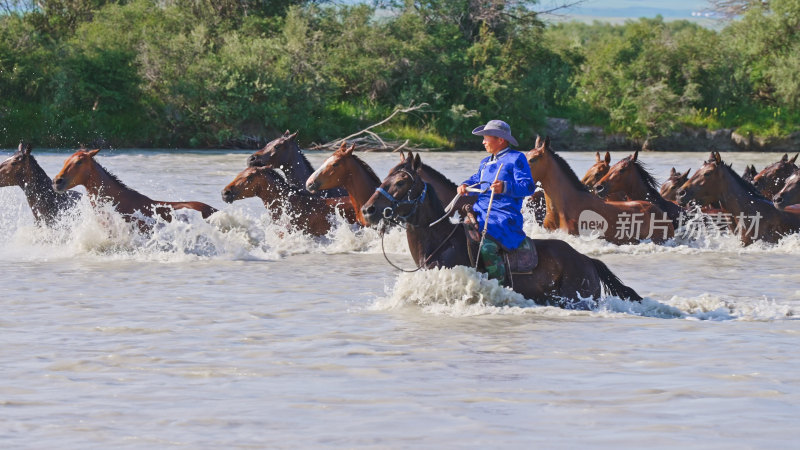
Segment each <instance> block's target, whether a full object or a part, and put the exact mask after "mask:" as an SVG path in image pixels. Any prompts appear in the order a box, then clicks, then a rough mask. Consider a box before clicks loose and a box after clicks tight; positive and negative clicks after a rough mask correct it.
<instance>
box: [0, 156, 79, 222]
mask: <svg viewBox="0 0 800 450" xmlns="http://www.w3.org/2000/svg"><path fill="white" fill-rule="evenodd" d="M31 150H32V147H31V144H27V145H25V146H23V143H22V142H20V143H19V148H18V149H17V151H16V152H15V153H14V154H13V155H11V157H10V158H8V159H6V160H5V161H3V162H2V163H0V186H19V187H20V188H22V192H23V193H25V199H26V200H28V206H30V208H31V212H32V213H33V219H34V221H35V222H36V223H37V224H44V225H48V226H52V225H53V224H55V222H56V221H57V219H58V217H59V216H60V215H61V214H62V213H64V212H65V211H67V210H69V209H70V208H72V207H74V206H75V204H77V203H78V201H79V200H80V199H81V193H80V192H76V191H66V192H56V191H55V190H54V189H53V180H51V179H50V177H49V176H47V174H46V173H45V171H44V169H42V166H40V165H39V163H38V162H37V161H36V158H34V157H33V155H31Z"/></svg>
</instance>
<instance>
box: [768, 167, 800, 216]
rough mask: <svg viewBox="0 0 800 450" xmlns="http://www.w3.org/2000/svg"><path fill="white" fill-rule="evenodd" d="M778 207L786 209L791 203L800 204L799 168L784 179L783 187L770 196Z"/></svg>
mask: <svg viewBox="0 0 800 450" xmlns="http://www.w3.org/2000/svg"><path fill="white" fill-rule="evenodd" d="M772 201H773V202H774V203H775V206H776V207H777V208H778V209H786V208H787V207H791V206H792V205H798V204H800V170H795V172H794V173H793V174H791V175H790V176H789V178H787V179H786V183H785V184H784V185H783V188H782V189H781V190H780V191H779V192H778V193H777V194H775V197H773V198H772Z"/></svg>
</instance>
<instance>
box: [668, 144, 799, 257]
mask: <svg viewBox="0 0 800 450" xmlns="http://www.w3.org/2000/svg"><path fill="white" fill-rule="evenodd" d="M678 201H679V203H680V204H681V205H687V204H688V203H689V202H690V201H695V202H697V203H699V204H701V205H708V204H710V203H712V202H715V201H719V204H720V206H721V208H722V210H723V212H725V213H727V214H728V215H729V216H726V217H727V218H726V221H728V219H730V220H729V223H728V225H729V226H728V228H729V229H731V230H732V231H733V232H734V233H735V234H738V236H739V238H740V239H741V240H742V243H743V244H744V245H750V244H752V243H753V242H755V241H756V240H764V241H767V242H773V243H774V242H777V241H778V240H779V239H780V238H782V237H783V236H786V235H787V234H791V233H795V232H797V231H798V230H800V211H795V212H786V211H780V210H778V209H776V208H775V206H774V205H773V203H772V202H771V201H769V200H767V199H766V198H765V197H764V195H763V194H762V193H761V191H759V190H758V189H757V188H756V187H755V186H753V185H752V184H750V183H748V182H747V181H745V180H744V179H742V177H741V176H740V175H739V174H737V173H736V172H735V171H734V170H733V169H732V168H731V166H730V165H727V164H725V163H723V162H722V157H721V156H720V154H719V152H712V153H711V156H710V157H709V159H708V161H706V162H705V163H704V164H703V166H702V167H700V169H699V170H698V171H697V172H695V173H694V175H693V176H692V178H690V179H689V180H688V181H686V182H685V183H684V184H683V186H681V189H680V191H679V192H678Z"/></svg>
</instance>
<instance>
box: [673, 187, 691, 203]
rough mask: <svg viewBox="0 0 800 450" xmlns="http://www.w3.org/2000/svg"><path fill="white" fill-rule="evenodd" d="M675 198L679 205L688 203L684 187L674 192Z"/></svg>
mask: <svg viewBox="0 0 800 450" xmlns="http://www.w3.org/2000/svg"><path fill="white" fill-rule="evenodd" d="M675 199H676V200H678V204H679V205H681V206H686V205H687V204H688V203H689V195H688V192H686V189H682V190H680V191H678V193H677V194H675Z"/></svg>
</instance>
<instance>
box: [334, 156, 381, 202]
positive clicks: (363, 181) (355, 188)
mask: <svg viewBox="0 0 800 450" xmlns="http://www.w3.org/2000/svg"><path fill="white" fill-rule="evenodd" d="M343 181H344V182H343V183H342V184H343V185H344V188H345V190H346V191H347V194H348V195H349V196H350V201H351V202H352V203H353V205H354V206H355V207H356V208H357V209H361V207H362V206H363V205H364V204H365V203H367V201H368V200H369V198H370V197H372V194H373V193H374V192H375V189H377V188H378V186H380V184H381V183H380V180H376V179H374V178H373V177H372V176H371V175H370V173H369V171H367V169H366V168H364V167H362V166H361V164H359V163H358V161H355V159H354V160H353V161H352V162H351V164H350V176H349V177H347V178H345V179H344V180H343Z"/></svg>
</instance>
